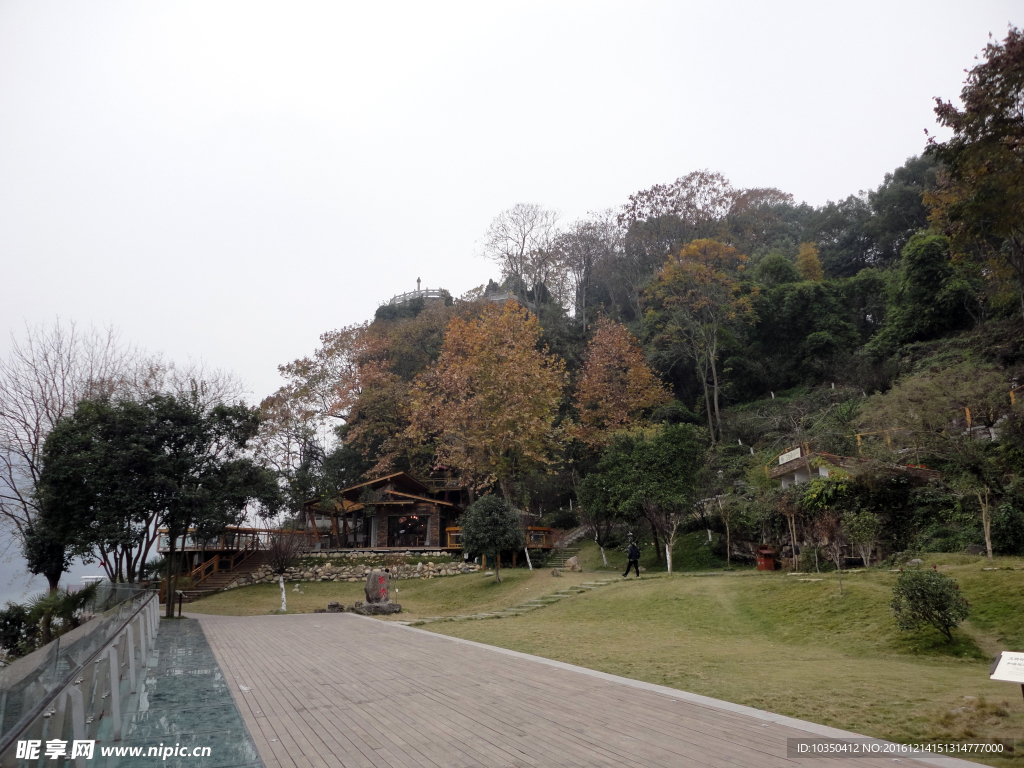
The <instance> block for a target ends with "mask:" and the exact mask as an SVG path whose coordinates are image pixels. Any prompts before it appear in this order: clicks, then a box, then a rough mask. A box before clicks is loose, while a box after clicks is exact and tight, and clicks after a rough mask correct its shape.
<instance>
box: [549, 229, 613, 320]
mask: <svg viewBox="0 0 1024 768" xmlns="http://www.w3.org/2000/svg"><path fill="white" fill-rule="evenodd" d="M620 240H621V236H620V232H619V230H618V227H617V226H616V225H615V224H614V222H612V221H611V220H610V219H609V218H608V217H603V218H601V217H594V218H590V219H583V220H580V221H577V222H575V223H574V224H572V225H571V226H570V227H569V228H568V229H566V230H564V231H563V232H560V233H559V234H558V236H557V237H556V238H555V240H554V243H553V245H552V250H553V251H554V252H555V253H556V258H557V260H558V262H559V263H561V264H563V265H564V268H565V270H566V274H567V276H568V278H569V282H570V284H571V291H572V301H573V305H574V307H575V314H576V317H577V318H578V319H579V320H580V323H581V327H582V330H583V332H584V333H586V329H587V307H588V302H592V300H593V299H592V296H591V293H590V290H591V285H592V283H593V281H594V277H595V273H596V271H597V269H598V265H599V264H600V263H601V262H607V261H610V260H611V259H613V258H615V255H616V254H617V252H618V251H619V249H620Z"/></svg>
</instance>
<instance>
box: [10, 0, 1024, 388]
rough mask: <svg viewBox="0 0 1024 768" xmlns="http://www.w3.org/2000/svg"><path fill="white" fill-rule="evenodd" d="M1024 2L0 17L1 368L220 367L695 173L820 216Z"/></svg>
mask: <svg viewBox="0 0 1024 768" xmlns="http://www.w3.org/2000/svg"><path fill="white" fill-rule="evenodd" d="M1019 10H1020V3H1019V0H1018V2H985V1H984V0H972V1H971V2H965V1H964V0H958V1H957V2H939V1H938V0H929V1H928V2H910V1H909V0H900V1H899V2H893V0H885V1H884V2H864V1H863V0H861V1H860V2H856V3H850V2H846V3H827V2H821V0H814V1H813V2H806V3H799V2H790V3H784V2H773V3H766V2H764V1H763V0H759V1H758V2H749V3H747V2H732V3H730V2H717V3H708V2H700V3H697V2H692V3H691V2H672V3H642V2H629V3H626V2H621V3H600V2H594V1H593V0H590V1H588V2H580V3H560V2H536V3H531V2H514V3H500V2H483V3H482V2H474V3H465V4H452V3H444V4H442V3H426V2H416V3H408V4H406V3H397V2H390V3H358V4H356V3H352V4H345V3H340V2H329V3H322V4H319V3H301V2H296V1H295V0H289V2H277V3H259V2H253V0H245V1H244V2H211V0H202V1H201V2H194V3H191V2H173V1H172V0H168V1H165V2H159V3H157V2H140V1H139V0H131V2H110V1H109V0H105V1H104V2H92V1H91V0H74V2H70V1H69V2H45V1H43V0H24V1H22V2H12V1H11V0H4V1H3V2H0V354H6V350H7V348H8V339H7V333H6V332H7V331H8V330H13V331H14V332H15V333H19V334H20V333H21V332H22V329H23V327H24V324H25V323H26V322H28V323H37V322H48V321H52V320H53V319H54V318H55V317H56V316H58V315H59V316H60V317H62V318H64V319H68V320H71V319H73V320H76V321H78V322H80V323H84V324H89V323H94V324H98V325H107V324H112V325H114V326H116V327H118V328H120V329H121V332H122V334H123V336H124V338H125V339H127V340H130V341H132V342H134V343H137V344H139V345H140V346H142V347H145V348H146V349H148V350H150V351H153V352H157V351H159V352H163V353H164V354H165V355H166V356H168V357H170V358H172V359H178V360H184V359H185V358H188V357H192V358H202V359H203V360H205V361H206V362H207V363H209V364H211V365H213V366H219V367H224V368H228V369H232V370H234V371H235V372H237V373H238V374H239V375H241V376H242V378H243V379H244V380H245V381H246V382H247V383H248V385H249V387H250V389H251V392H252V394H251V399H253V400H258V399H259V398H261V397H263V396H264V395H266V394H268V393H269V392H271V391H272V390H273V389H274V388H275V387H276V386H277V384H278V376H277V372H276V366H277V365H278V364H280V363H283V362H286V361H288V360H291V359H294V358H296V357H299V356H302V355H305V354H308V353H309V352H311V351H312V350H313V349H314V348H315V346H316V344H317V337H318V336H319V334H320V333H322V332H324V331H326V330H329V329H331V328H335V327H339V326H342V325H347V324H350V323H354V322H358V321H361V320H364V319H366V318H369V317H370V316H372V313H373V311H374V310H375V308H376V307H377V305H378V304H379V303H380V302H382V301H385V300H387V299H388V298H389V297H390V296H392V295H393V294H395V293H400V292H403V291H406V290H410V289H412V288H414V287H415V281H416V278H417V277H421V278H422V279H423V281H424V286H425V287H432V288H433V287H444V288H447V289H448V290H449V291H451V292H452V293H453V294H455V295H458V294H461V293H462V292H464V291H466V290H468V289H470V288H472V287H474V286H477V285H480V284H482V283H485V282H486V281H487V279H488V277H497V275H496V270H495V268H494V267H493V266H492V265H491V264H489V263H487V262H485V261H484V260H482V259H481V258H479V256H478V251H479V245H478V243H479V240H480V238H481V236H482V234H483V232H484V230H485V228H486V227H487V225H488V223H489V222H490V220H491V219H492V218H493V217H494V216H495V215H496V214H497V213H499V212H500V211H501V210H503V209H505V208H507V207H509V206H511V205H513V204H515V203H517V202H537V203H542V204H544V205H547V206H551V207H555V208H558V209H560V210H561V211H562V212H563V215H564V216H565V217H566V218H567V219H572V218H574V217H577V216H580V215H583V214H585V213H586V212H587V211H588V210H594V209H600V208H605V207H609V206H615V205H618V204H621V203H622V202H624V201H625V200H626V198H627V196H628V195H629V194H631V193H632V192H635V191H637V190H638V189H641V188H644V187H648V186H650V185H652V184H655V183H658V182H668V181H671V180H673V179H675V178H676V177H678V176H681V175H683V174H685V173H687V172H689V171H692V170H696V169H699V168H710V169H712V170H717V171H721V172H722V173H724V174H725V175H726V176H727V177H728V178H729V179H730V180H731V181H732V182H733V184H734V185H736V186H742V187H748V186H776V187H779V188H781V189H783V190H785V191H788V192H791V193H793V194H794V195H795V196H796V198H797V199H798V200H806V201H807V202H810V203H813V204H821V203H823V202H825V201H826V200H830V199H832V200H834V199H839V198H842V197H845V196H847V195H848V194H850V193H853V192H856V191H857V190H860V189H867V188H870V187H874V186H877V185H878V183H879V182H880V181H881V179H882V176H883V174H884V173H885V172H886V171H889V170H892V169H893V168H895V167H896V166H898V165H900V164H901V163H902V162H903V161H904V160H905V159H906V158H907V157H908V156H910V155H913V154H917V153H919V152H920V150H921V148H922V146H923V144H924V133H923V131H924V129H925V128H929V127H932V126H933V125H934V121H933V117H932V112H931V108H932V101H931V99H932V97H934V96H940V95H941V96H944V97H955V96H956V95H957V94H958V93H959V91H960V87H961V84H962V81H963V77H964V73H963V70H964V69H965V68H967V67H970V66H971V65H972V63H973V58H974V56H975V55H976V54H977V53H978V52H979V51H980V49H981V48H982V47H983V46H984V44H985V42H986V39H987V36H988V34H989V32H993V33H994V34H995V35H996V36H997V37H999V38H1000V39H1001V38H1002V37H1004V36H1005V33H1006V28H1007V23H1008V22H1010V21H1014V22H1018V23H1019V21H1020V20H1019V18H1016V17H1015V12H1016V16H1018V17H1019V16H1020V14H1019Z"/></svg>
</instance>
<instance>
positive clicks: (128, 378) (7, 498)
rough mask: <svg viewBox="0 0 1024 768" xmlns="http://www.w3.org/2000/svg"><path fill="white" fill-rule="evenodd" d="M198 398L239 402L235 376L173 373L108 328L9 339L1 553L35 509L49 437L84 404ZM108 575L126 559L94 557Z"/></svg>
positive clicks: (3, 385)
mask: <svg viewBox="0 0 1024 768" xmlns="http://www.w3.org/2000/svg"><path fill="white" fill-rule="evenodd" d="M193 391H194V392H195V393H197V395H198V396H199V398H200V401H201V402H202V403H203V404H204V405H207V406H209V405H213V404H214V403H219V402H225V401H230V400H235V399H237V398H238V397H239V396H240V395H241V394H242V393H243V391H244V388H243V386H242V384H241V382H240V381H239V380H238V378H237V377H236V376H234V375H233V374H231V373H226V372H224V371H220V370H216V369H210V368H208V367H206V366H205V365H203V364H202V363H201V362H190V363H188V364H187V365H185V366H177V365H175V364H174V363H173V362H169V361H166V360H164V359H163V358H162V357H161V356H159V355H146V354H144V353H143V352H142V351H141V350H139V349H138V348H136V347H134V346H131V345H128V344H125V343H122V342H121V340H120V337H119V334H118V333H117V331H115V330H114V329H113V328H104V329H97V328H89V329H88V330H81V329H80V328H79V327H78V326H77V325H76V324H75V323H74V322H69V323H62V322H61V321H60V319H59V318H58V319H57V320H56V321H55V322H54V323H53V324H52V325H36V326H29V327H27V328H26V330H25V334H24V337H23V338H20V339H19V338H17V337H15V336H14V335H13V334H12V336H11V350H10V353H9V355H8V357H7V358H6V359H3V360H0V529H2V530H4V532H5V533H6V534H7V535H6V536H5V537H4V544H3V545H0V547H3V551H2V552H0V554H3V553H5V552H6V551H7V549H8V548H9V547H10V546H12V545H16V544H22V543H23V542H24V540H25V536H26V534H27V533H28V531H29V530H30V529H31V528H32V526H33V524H34V522H35V520H36V516H37V514H38V507H37V503H36V489H37V483H38V481H39V473H40V471H41V469H42V451H43V445H44V443H45V442H46V438H47V436H48V435H49V434H50V431H51V430H52V429H53V427H54V426H55V425H56V424H57V422H58V421H60V420H61V419H62V418H65V417H69V416H71V415H72V413H73V412H74V410H75V407H76V406H77V405H78V403H80V402H81V401H82V400H86V399H93V398H99V397H117V396H124V397H131V398H137V399H144V398H146V397H149V396H150V395H154V394H157V393H168V392H170V393H175V394H184V393H191V392H193ZM155 535H156V531H155V525H152V524H151V525H149V526H148V530H147V532H146V534H145V535H144V536H143V538H142V542H141V547H142V549H141V550H140V551H141V553H142V554H141V555H140V554H139V553H135V556H136V557H143V558H144V557H145V554H146V553H148V551H149V547H150V546H151V544H152V541H153V539H154V538H155ZM98 554H99V555H100V557H101V558H102V560H103V562H104V565H105V566H107V568H108V572H110V573H112V574H113V575H118V574H122V573H123V572H124V571H123V559H124V558H125V557H130V556H131V555H129V554H127V553H125V552H106V551H103V550H102V548H101V550H100V551H99V553H98Z"/></svg>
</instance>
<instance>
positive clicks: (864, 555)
mask: <svg viewBox="0 0 1024 768" xmlns="http://www.w3.org/2000/svg"><path fill="white" fill-rule="evenodd" d="M843 530H845V531H846V538H847V539H849V541H850V544H852V545H853V546H854V547H856V548H857V549H858V550H860V556H861V559H863V561H864V565H866V566H869V565H871V550H873V549H874V548H875V542H877V541H878V537H879V536H880V535H881V533H882V523H881V522H880V521H879V519H878V515H876V514H875V513H874V512H870V511H868V510H866V509H862V510H859V511H857V512H848V513H846V514H845V515H844V516H843Z"/></svg>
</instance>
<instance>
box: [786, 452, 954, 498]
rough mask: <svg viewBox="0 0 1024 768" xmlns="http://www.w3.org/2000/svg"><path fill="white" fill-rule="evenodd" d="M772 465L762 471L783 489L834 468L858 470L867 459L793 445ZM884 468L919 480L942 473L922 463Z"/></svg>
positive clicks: (819, 475) (828, 473)
mask: <svg viewBox="0 0 1024 768" xmlns="http://www.w3.org/2000/svg"><path fill="white" fill-rule="evenodd" d="M775 461H777V462H778V463H777V464H775V465H769V466H768V467H767V468H766V470H767V472H768V477H770V478H772V479H773V480H779V481H780V482H781V483H782V487H783V488H789V487H790V486H792V485H797V484H798V483H806V482H807V481H808V480H811V479H812V478H815V477H828V476H829V475H830V474H831V473H832V472H834V471H835V470H836V468H840V469H843V470H846V471H847V472H850V473H855V472H856V471H857V470H858V469H860V468H862V467H864V466H865V465H866V464H867V463H868V459H863V458H859V457H854V456H836V455H835V454H832V453H824V452H822V451H811V450H809V449H808V446H797V447H795V448H791V449H790V450H788V451H785V452H784V453H781V454H779V455H778V456H777V457H776V458H775ZM885 469H886V470H887V471H890V472H894V473H899V474H903V475H907V476H909V477H910V478H912V479H913V480H915V481H917V482H919V483H922V484H924V483H928V482H931V481H933V480H938V479H939V478H941V477H942V473H940V472H937V471H936V470H934V469H928V467H925V466H923V465H914V464H886V465H885Z"/></svg>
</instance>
